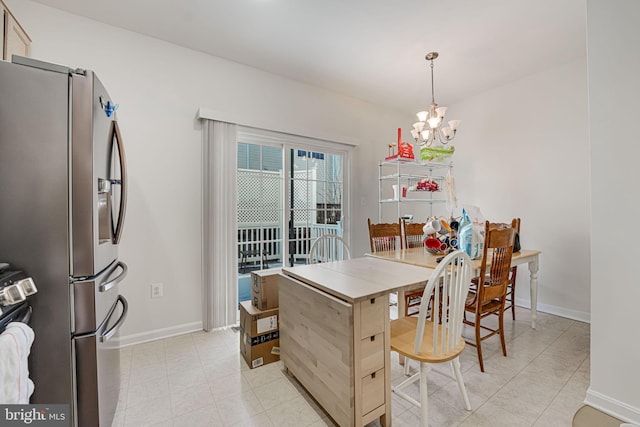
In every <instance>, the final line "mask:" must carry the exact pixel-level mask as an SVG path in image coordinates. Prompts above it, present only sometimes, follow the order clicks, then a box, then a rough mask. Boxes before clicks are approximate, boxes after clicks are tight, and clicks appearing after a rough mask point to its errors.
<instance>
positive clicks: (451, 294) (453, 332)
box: [414, 251, 471, 356]
mask: <svg viewBox="0 0 640 427" xmlns="http://www.w3.org/2000/svg"><path fill="white" fill-rule="evenodd" d="M470 281H471V259H470V258H469V256H468V255H467V254H466V253H464V252H463V251H455V252H452V253H450V254H449V255H447V256H446V257H445V258H444V259H443V260H442V261H441V262H440V264H438V266H437V267H436V269H435V270H434V271H433V273H432V274H431V276H430V277H429V281H428V282H427V286H426V287H425V289H424V292H423V294H422V301H421V303H420V314H419V315H418V325H417V328H416V338H415V343H414V351H415V353H419V352H420V348H421V346H422V339H423V336H424V328H425V324H426V320H427V316H428V314H429V313H428V311H429V301H430V300H431V295H433V299H432V301H433V305H432V308H431V313H430V314H431V322H432V325H433V352H434V355H436V356H438V355H441V354H444V353H449V352H451V351H452V350H453V349H454V348H455V347H456V346H457V345H458V344H459V342H460V338H461V336H462V318H463V315H464V305H465V299H466V297H467V293H468V292H469V284H470Z"/></svg>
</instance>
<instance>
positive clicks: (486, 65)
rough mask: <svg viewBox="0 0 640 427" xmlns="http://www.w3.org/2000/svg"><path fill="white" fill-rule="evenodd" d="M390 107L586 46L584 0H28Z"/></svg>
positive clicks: (565, 57) (501, 76)
mask: <svg viewBox="0 0 640 427" xmlns="http://www.w3.org/2000/svg"><path fill="white" fill-rule="evenodd" d="M35 1H36V2H38V3H41V4H44V5H47V6H51V7H54V8H58V9H62V10H65V11H68V12H71V13H74V14H77V15H81V16H85V17H88V18H91V19H94V20H97V21H101V22H104V23H107V24H111V25H114V26H117V27H121V28H125V29H128V30H131V31H135V32H138V33H142V34H146V35H149V36H152V37H155V38H158V39H161V40H165V41H169V42H172V43H175V44H177V45H180V46H184V47H188V48H191V49H195V50H198V51H201V52H206V53H210V54H212V55H215V56H218V57H222V58H226V59H229V60H232V61H235V62H239V63H242V64H246V65H249V66H252V67H255V68H259V69H262V70H265V71H268V72H271V73H274V74H278V75H282V76H284V77H287V78H290V79H294V80H298V81H301V82H305V83H309V84H312V85H315V86H320V87H323V88H326V89H329V90H332V91H334V92H338V93H341V94H344V95H347V96H352V97H355V98H358V99H361V100H364V101H368V102H371V103H374V104H380V105H385V106H389V107H392V108H394V109H397V110H399V111H405V112H410V113H413V112H416V111H418V110H420V109H424V107H426V106H427V105H428V104H429V103H430V98H431V92H430V75H429V67H428V62H427V61H426V60H425V55H426V53H427V52H430V51H438V52H439V54H440V56H439V58H438V59H437V60H436V61H435V69H434V72H435V99H436V102H438V103H439V104H441V105H450V104H452V103H454V102H456V101H458V100H460V99H462V98H465V97H468V96H472V95H474V94H478V93H481V92H483V91H485V90H487V89H491V88H493V87H497V86H501V85H503V84H505V83H508V82H511V81H515V80H518V79H521V78H523V77H525V76H527V75H530V74H534V73H537V72H539V71H540V70H543V69H546V68H549V67H553V66H556V65H560V64H562V63H566V62H569V61H572V60H575V59H577V58H580V57H584V56H585V55H586V6H585V2H584V0H535V1H533V0H529V1H523V0H521V1H514V0H483V1H479V0H449V1H447V2H441V1H436V0H315V1H313V0H179V1H175V0H171V1H169V0H133V1H132V0H109V1H87V0H35Z"/></svg>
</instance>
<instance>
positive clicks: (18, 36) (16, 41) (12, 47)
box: [0, 0, 31, 61]
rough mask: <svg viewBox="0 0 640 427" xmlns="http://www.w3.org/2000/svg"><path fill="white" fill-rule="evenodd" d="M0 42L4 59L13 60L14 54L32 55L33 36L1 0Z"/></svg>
mask: <svg viewBox="0 0 640 427" xmlns="http://www.w3.org/2000/svg"><path fill="white" fill-rule="evenodd" d="M0 17H1V18H2V19H1V20H0V21H1V22H0V25H2V31H1V32H0V42H1V43H0V44H1V45H2V59H3V60H5V61H11V56H12V55H20V56H30V55H31V37H29V35H28V34H27V32H26V31H25V30H24V28H22V26H21V25H20V23H19V22H18V21H17V20H16V18H15V16H13V14H12V13H11V11H10V10H9V8H8V7H7V6H6V5H5V4H4V2H2V0H0Z"/></svg>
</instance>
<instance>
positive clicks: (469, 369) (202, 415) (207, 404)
mask: <svg viewBox="0 0 640 427" xmlns="http://www.w3.org/2000/svg"><path fill="white" fill-rule="evenodd" d="M516 317H517V319H518V320H517V321H515V322H514V321H512V320H511V319H510V317H508V318H507V319H505V338H506V341H507V352H508V356H507V357H504V356H503V355H502V351H501V346H500V340H499V338H498V337H492V338H490V339H489V340H487V341H484V342H483V353H484V362H485V370H486V372H485V373H482V372H480V368H479V364H478V360H477V355H476V349H475V348H474V347H471V346H467V347H466V348H465V350H464V352H463V353H462V354H461V355H460V363H461V369H462V373H463V378H464V381H465V384H466V387H467V393H468V394H469V398H470V400H471V405H472V411H467V410H466V409H465V408H464V404H463V400H462V397H461V395H460V392H459V390H458V387H457V384H456V382H455V381H454V380H453V379H452V378H450V377H449V375H450V367H449V365H448V364H439V365H434V366H433V367H432V370H431V372H429V376H428V381H429V410H430V425H431V426H432V427H434V426H447V427H452V426H464V427H482V426H491V427H500V426H509V427H513V426H515V427H518V426H536V427H543V426H545V427H547V426H570V425H571V424H570V421H571V419H572V418H573V415H574V413H575V412H576V411H577V410H578V409H579V408H580V407H581V406H582V401H583V400H584V397H585V394H586V390H587V388H588V387H589V373H590V372H589V366H590V361H589V336H590V328H589V325H588V324H585V323H581V322H575V321H572V320H569V319H564V318H560V317H557V316H553V315H549V314H546V313H539V317H538V321H537V328H536V329H531V323H530V319H531V316H530V312H529V310H526V309H522V308H520V307H518V308H517V311H516ZM492 321H493V322H496V321H497V319H493V320H492ZM471 333H472V332H471ZM465 334H467V335H468V334H469V330H467V331H466V332H465ZM120 360H121V366H122V369H121V384H122V385H121V394H120V399H119V401H120V403H119V406H118V412H117V414H116V417H115V419H114V423H113V426H114V427H128V426H136V427H141V426H174V427H182V426H189V427H192V426H196V427H197V426H215V427H229V426H233V427H242V426H246V427H286V426H295V427H300V426H302V427H304V426H312V427H325V426H333V425H334V423H333V422H332V421H331V419H330V418H328V416H327V414H326V413H325V412H324V411H323V410H322V408H320V407H319V406H318V404H317V403H316V402H315V401H314V400H313V399H312V398H311V397H310V396H309V395H308V394H307V392H306V390H305V389H304V387H302V385H300V384H299V383H298V382H297V381H296V380H295V378H293V377H291V376H290V375H288V374H286V373H285V372H284V370H283V369H284V368H283V364H282V362H276V363H271V364H268V365H265V366H262V367H260V368H256V369H249V367H248V366H247V365H246V363H245V361H244V359H243V358H242V357H241V355H240V354H239V334H238V332H237V331H234V330H232V329H231V328H228V329H223V330H217V331H212V332H208V333H207V332H195V333H191V334H186V335H181V336H177V337H172V338H168V339H165V340H158V341H154V342H149V343H144V344H140V345H136V346H131V347H127V348H123V349H122V350H121V356H120ZM412 366H413V371H415V369H417V364H413V365H412ZM391 368H392V369H391V378H392V383H393V384H397V383H399V382H400V381H402V379H403V378H404V369H403V367H402V366H400V365H399V363H398V356H397V354H395V353H392V354H391ZM412 393H413V395H414V397H416V398H418V396H419V394H418V393H419V391H418V387H417V384H416V385H414V386H413V388H412V389H410V394H412ZM419 414H420V411H419V408H416V407H414V406H413V405H411V404H410V403H409V402H406V401H405V400H403V399H401V398H399V397H398V396H396V395H392V422H393V426H394V427H405V426H410V427H415V426H417V425H419V417H420V415H419ZM379 426H380V423H379V421H378V420H375V421H373V422H372V423H370V424H369V425H368V426H367V427H379Z"/></svg>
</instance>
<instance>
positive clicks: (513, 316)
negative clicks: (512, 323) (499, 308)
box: [511, 283, 516, 320]
mask: <svg viewBox="0 0 640 427" xmlns="http://www.w3.org/2000/svg"><path fill="white" fill-rule="evenodd" d="M515 296H516V284H515V283H514V284H513V285H512V286H511V319H512V320H516V303H515V302H514V299H515Z"/></svg>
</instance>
